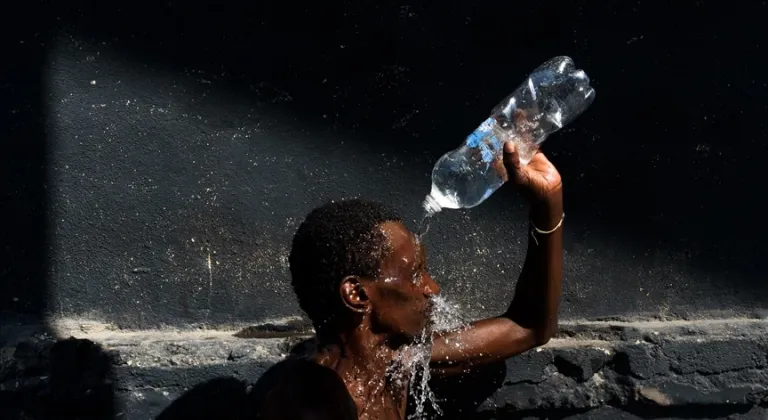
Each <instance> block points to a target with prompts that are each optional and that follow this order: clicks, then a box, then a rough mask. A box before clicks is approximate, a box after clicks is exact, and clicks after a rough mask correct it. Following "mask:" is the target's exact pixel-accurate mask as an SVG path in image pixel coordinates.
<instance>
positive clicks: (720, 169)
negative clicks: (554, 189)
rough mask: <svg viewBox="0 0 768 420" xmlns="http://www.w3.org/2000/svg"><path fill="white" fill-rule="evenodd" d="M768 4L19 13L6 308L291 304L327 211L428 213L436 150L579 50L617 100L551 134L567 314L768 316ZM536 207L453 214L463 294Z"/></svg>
mask: <svg viewBox="0 0 768 420" xmlns="http://www.w3.org/2000/svg"><path fill="white" fill-rule="evenodd" d="M765 8H766V7H765V6H764V5H760V4H757V3H755V4H749V5H743V6H741V7H740V8H738V9H737V8H725V7H723V6H711V5H709V6H705V5H703V4H699V3H695V2H685V3H680V4H678V5H676V6H675V8H670V7H668V6H665V5H661V4H658V5H655V4H651V3H639V4H637V3H632V4H630V3H626V4H624V3H619V2H616V3H615V4H612V5H600V6H598V5H592V4H586V2H574V3H572V4H568V5H565V4H563V5H557V6H556V7H555V6H553V5H544V4H527V5H525V6H524V7H523V6H521V5H519V4H515V3H504V4H499V5H494V6H488V5H478V6H472V5H469V3H466V2H463V3H459V2H448V3H445V2H443V3H440V4H429V3H423V4H418V5H415V4H414V5H405V4H394V3H390V4H380V2H372V1H363V2H336V3H333V4H325V3H318V4H316V5H300V4H293V3H289V2H282V3H278V2H275V4H273V3H261V2H248V3H246V2H228V3H217V4H214V2H198V3H195V4H194V5H193V4H188V3H182V2H173V1H172V2H165V3H163V4H162V5H158V4H157V3H154V2H117V3H115V2H110V3H109V4H96V3H94V4H91V3H90V2H84V1H80V2H77V1H73V2H69V3H67V4H64V3H56V4H49V3H48V2H39V3H29V4H25V5H24V6H23V9H24V10H19V11H16V12H15V14H14V16H13V19H12V20H13V21H14V22H12V23H11V24H9V25H6V26H4V27H3V30H4V31H5V33H4V35H3V41H2V42H3V43H4V44H5V46H6V49H5V51H7V53H6V59H5V60H3V62H4V64H3V65H2V66H0V68H2V71H3V73H2V80H1V81H0V98H2V100H1V103H2V108H0V115H1V117H0V121H2V123H1V124H2V126H3V127H7V128H8V129H9V131H8V132H7V134H6V135H5V136H3V149H4V151H3V153H1V154H0V171H2V177H0V185H1V186H2V206H3V214H4V216H5V220H6V223H4V224H3V226H2V228H0V229H1V230H0V233H1V234H2V238H3V240H4V243H3V247H2V248H1V249H0V312H2V313H4V314H8V316H9V317H10V316H12V317H13V319H14V320H16V319H22V321H19V322H20V323H22V324H25V323H28V324H30V325H33V324H34V325H38V324H44V325H53V324H57V323H64V324H67V325H70V324H71V323H72V322H73V320H74V321H78V322H80V324H79V325H84V326H87V325H96V324H99V325H101V324H106V325H107V326H108V327H109V328H113V329H122V330H126V329H127V330H146V329H153V328H156V327H158V326H163V327H164V328H165V327H169V328H174V329H181V330H189V329H191V328H192V327H199V326H206V327H208V328H216V329H235V330H236V328H239V327H242V326H246V325H251V324H263V323H265V322H270V321H276V320H277V321H280V320H282V321H285V320H286V319H287V317H293V316H298V315H300V312H299V311H298V308H297V305H296V304H295V302H294V300H293V295H292V291H291V289H290V285H289V284H288V272H287V261H286V257H287V252H288V247H289V245H290V238H291V236H292V234H293V232H294V230H295V229H296V227H297V225H298V223H300V221H301V219H302V218H303V217H304V215H305V214H306V213H307V212H308V211H309V210H310V209H311V208H312V207H314V206H316V205H318V204H321V203H322V202H324V201H326V200H329V199H336V198H343V197H353V196H359V197H365V198H370V199H377V200H382V201H386V202H388V203H390V204H392V205H394V206H396V207H397V208H399V209H400V210H401V211H402V212H403V214H404V215H405V216H406V218H407V220H408V221H410V222H413V221H415V220H416V219H417V218H418V217H419V203H420V200H421V199H422V197H423V196H424V194H425V193H426V192H427V191H428V188H429V182H430V178H429V173H430V170H431V167H432V164H433V163H434V161H435V160H436V159H437V158H438V157H439V156H440V155H441V154H442V153H444V152H445V151H447V150H449V149H451V148H453V147H455V146H456V145H458V144H459V143H460V142H461V141H462V139H463V137H464V136H465V135H466V134H467V133H468V132H470V131H471V130H472V129H473V128H474V127H475V126H476V125H477V124H478V123H479V122H480V121H482V119H483V118H484V117H485V116H486V115H487V113H488V111H489V110H490V108H491V107H492V106H493V105H494V104H495V103H496V102H497V101H498V100H499V99H501V98H502V97H503V96H505V95H506V94H507V93H508V92H510V91H511V90H513V89H514V88H515V87H516V85H517V84H518V83H519V82H520V81H521V80H522V79H523V78H524V76H525V75H526V73H527V72H528V71H530V70H531V69H533V68H534V67H535V66H537V65H538V64H540V63H541V62H543V61H544V60H546V59H548V58H550V57H552V56H554V55H560V54H567V55H570V56H572V57H573V58H574V59H575V60H576V63H577V64H578V65H579V66H580V67H582V68H584V69H585V70H586V71H587V72H588V74H590V76H591V77H592V79H593V81H594V86H595V87H596V89H597V100H596V102H595V104H594V105H593V107H592V108H591V109H590V110H589V111H588V112H587V113H586V114H585V115H584V116H583V117H582V118H581V119H580V120H578V121H577V122H576V123H574V124H573V125H572V126H571V127H569V129H567V130H565V131H564V132H562V133H558V134H556V135H554V136H553V137H552V138H551V139H550V140H549V141H548V142H547V144H546V146H545V150H546V152H547V153H548V154H549V155H550V157H551V159H552V160H553V161H554V162H555V163H556V165H557V166H558V167H559V168H560V170H561V172H562V174H563V177H564V181H565V191H566V213H567V214H568V217H567V224H566V228H567V230H566V284H565V294H564V301H563V306H562V316H563V318H564V319H565V320H571V321H576V320H581V319H590V320H600V319H611V320H624V321H635V320H641V319H647V318H659V319H662V320H664V319H670V318H684V319H701V318H713V317H715V318H717V317H742V318H744V317H746V318H753V317H761V316H764V314H765V313H766V309H768V304H766V302H768V283H766V282H765V281H763V275H762V271H761V269H760V268H759V267H760V262H761V257H762V255H763V254H764V253H765V251H766V248H768V247H767V246H766V241H765V240H764V239H763V238H764V236H765V232H766V229H767V228H766V227H765V226H764V224H763V223H762V217H763V215H764V214H765V211H766V206H765V204H763V202H764V201H763V200H762V197H761V196H760V191H761V189H760V188H761V187H760V180H761V175H762V168H761V165H760V163H759V159H760V158H761V157H762V156H764V155H766V152H767V151H768V146H766V142H765V141H763V139H764V137H765V134H766V128H765V126H764V124H763V122H762V121H763V116H764V114H765V111H766V107H765V103H764V102H765V101H764V96H765V94H766V93H768V85H766V79H765V77H764V76H763V73H762V70H761V69H762V63H761V57H762V56H763V55H764V53H763V52H764V49H765V45H768V44H767V43H766V36H768V35H766V34H765V33H764V31H763V30H762V27H761V19H762V16H764V15H765V13H766V10H765ZM724 27H727V30H720V29H718V28H721V29H722V28H724ZM525 224H526V220H525V210H524V206H523V204H522V202H521V201H520V199H519V198H517V197H516V196H515V194H514V192H513V191H511V190H506V189H505V190H502V191H500V192H499V193H498V194H496V195H495V196H494V197H492V198H491V199H490V200H489V201H488V202H487V203H485V204H483V205H482V206H481V207H478V208H476V209H473V210H470V211H451V212H445V213H443V214H441V215H440V217H439V218H437V219H436V220H435V221H434V223H433V225H432V228H431V230H430V233H429V235H428V237H427V241H428V247H429V249H430V265H431V267H432V271H433V273H434V274H435V276H436V278H437V280H438V281H439V282H440V283H441V284H442V285H443V289H444V293H445V295H446V297H448V298H449V299H452V300H455V301H457V302H458V303H459V304H460V305H462V307H463V308H464V310H465V311H466V312H467V313H468V314H470V315H472V316H484V315H490V314H494V313H496V312H498V311H499V310H501V309H502V308H503V307H505V305H506V303H507V302H508V301H509V299H510V298H511V292H512V288H513V285H514V280H515V278H516V275H517V273H518V270H519V266H520V264H521V262H522V259H523V257H524V255H523V252H524V244H525V241H526V240H527V238H526V231H525ZM8 319H10V318H8ZM103 327H104V325H101V326H100V327H98V328H103ZM83 328H86V327H83ZM48 330H49V332H51V331H52V330H50V328H49V329H48Z"/></svg>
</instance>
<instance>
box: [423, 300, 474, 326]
mask: <svg viewBox="0 0 768 420" xmlns="http://www.w3.org/2000/svg"><path fill="white" fill-rule="evenodd" d="M469 321H470V320H469V319H468V318H467V317H466V315H464V312H462V310H461V308H460V307H459V305H457V304H456V303H454V302H451V301H449V300H447V299H445V298H444V297H442V296H433V297H432V314H431V323H432V331H434V332H449V331H458V330H461V329H463V328H465V327H466V326H467V325H469Z"/></svg>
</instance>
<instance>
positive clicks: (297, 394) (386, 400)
mask: <svg viewBox="0 0 768 420" xmlns="http://www.w3.org/2000/svg"><path fill="white" fill-rule="evenodd" d="M503 163H504V167H505V168H506V171H507V175H508V177H509V179H510V180H511V181H512V183H513V184H515V185H516V186H517V187H518V188H519V190H520V192H521V193H522V195H523V196H524V197H526V199H527V200H528V202H529V204H530V206H531V209H530V225H531V236H532V238H531V239H532V240H530V241H529V245H528V252H527V256H526V259H525V264H524V266H523V269H522V272H521V274H520V278H519V280H518V283H517V287H516V290H515V296H514V299H513V300H512V302H511V303H510V305H509V309H508V310H507V311H506V312H505V313H503V314H501V315H500V316H497V317H494V318H489V319H484V320H480V321H476V322H474V323H472V324H471V325H470V326H469V327H468V328H465V329H461V330H459V331H454V332H449V333H445V334H441V335H436V336H435V338H434V344H433V346H432V353H431V360H430V366H431V373H432V375H451V374H455V373H461V372H463V371H465V370H466V369H468V368H471V367H477V366H482V365H487V364H490V363H493V362H498V361H500V360H503V359H506V358H509V357H512V356H515V355H517V354H520V353H523V352H525V351H527V350H530V349H532V348H534V347H537V346H541V345H543V344H545V343H547V341H548V340H549V339H550V338H551V337H552V335H553V334H554V333H555V330H556V328H557V313H558V307H559V302H560V291H561V281H562V272H563V249H562V237H563V236H562V228H561V227H562V222H563V198H562V182H561V179H560V175H559V173H558V172H557V170H556V169H555V167H554V166H553V165H552V164H551V163H550V162H549V160H548V159H547V158H546V157H545V156H544V155H543V154H542V153H537V154H536V155H535V156H534V157H533V159H532V160H531V161H530V162H529V163H528V165H521V164H520V161H519V157H518V154H517V151H516V150H515V146H514V145H513V144H512V143H508V144H506V145H505V147H504V157H503ZM290 268H291V275H292V284H293V287H294V290H295V292H296V296H297V297H298V300H299V304H300V306H301V308H302V309H303V310H304V311H305V312H306V313H307V315H308V316H309V318H310V319H311V320H312V322H313V324H314V327H315V331H316V333H317V341H318V346H317V350H316V352H315V353H314V354H312V355H311V356H309V357H308V358H306V359H292V360H286V361H284V362H281V363H279V364H278V365H276V366H275V367H273V368H272V369H270V371H268V372H267V373H266V374H265V375H264V376H263V377H262V378H261V379H260V380H259V382H258V383H257V384H256V385H255V388H254V391H256V393H258V394H260V395H263V397H262V398H260V399H259V401H258V402H257V403H256V407H255V408H256V411H257V413H258V415H257V417H258V418H262V419H269V420H274V419H358V418H359V419H404V418H405V409H406V397H407V392H408V387H407V385H406V386H403V384H397V383H394V382H393V381H391V380H389V379H388V378H387V370H388V369H389V368H390V367H391V365H392V364H393V363H395V361H396V359H397V357H398V351H399V350H400V349H402V348H403V347H404V346H406V345H408V344H409V343H412V342H413V341H414V339H416V338H417V337H418V336H419V335H420V334H421V333H422V332H423V331H424V329H425V327H426V326H427V323H428V319H429V310H430V301H431V300H430V298H431V297H433V296H434V295H436V294H437V293H439V291H440V287H439V286H438V285H437V284H436V283H435V281H434V280H433V279H432V277H430V275H429V273H428V272H427V266H426V255H425V252H424V247H423V245H422V244H420V243H419V242H418V241H417V240H416V238H415V236H414V235H413V234H412V233H411V232H409V231H408V230H407V229H406V227H405V226H404V225H403V224H402V223H401V222H400V219H399V218H398V217H397V215H395V214H394V213H393V212H391V211H390V210H388V209H387V208H386V207H385V206H383V205H380V204H376V203H368V202H363V201H358V200H353V201H342V202H337V203H330V204H327V205H325V206H323V207H320V208H318V209H315V210H314V211H312V212H311V213H310V214H309V216H307V219H306V220H305V221H304V222H303V224H302V225H301V226H300V227H299V229H298V231H297V232H296V236H295V237H294V241H293V248H292V250H291V255H290ZM456 343H458V345H456Z"/></svg>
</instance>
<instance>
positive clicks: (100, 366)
mask: <svg viewBox="0 0 768 420" xmlns="http://www.w3.org/2000/svg"><path fill="white" fill-rule="evenodd" d="M0 344H2V346H3V347H4V348H5V347H6V344H7V343H0ZM115 357H116V356H115V355H114V354H110V353H107V352H105V351H104V350H103V349H102V348H101V347H100V346H99V345H97V344H94V343H93V342H91V341H89V340H78V339H74V338H72V339H68V340H61V341H57V342H55V343H54V342H53V341H52V340H49V339H46V338H42V339H29V340H25V341H23V342H20V343H17V344H16V345H15V351H14V353H13V355H12V356H11V357H9V358H3V361H2V365H0V383H1V384H2V388H0V389H1V390H0V407H2V410H3V417H4V418H7V419H40V420H47V419H51V420H53V419H83V418H89V419H113V418H119V415H118V413H117V411H116V408H115V394H114V393H115V391H114V385H113V381H114V377H113V372H112V366H113V364H114V363H115V362H116V361H115Z"/></svg>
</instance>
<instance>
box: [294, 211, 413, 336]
mask: <svg viewBox="0 0 768 420" xmlns="http://www.w3.org/2000/svg"><path fill="white" fill-rule="evenodd" d="M401 220H402V219H401V218H400V216H399V215H398V214H397V213H396V212H395V211H394V210H393V209H391V208H390V207H388V206H386V205H384V204H381V203H377V202H372V201H365V200H359V199H350V200H342V201H332V202H329V203H327V204H325V205H323V206H320V207H318V208H316V209H314V210H312V211H311V212H310V213H309V215H307V218H306V219H305V220H304V222H303V223H302V224H301V226H299V229H298V230H297V231H296V234H295V235H294V237H293V246H292V247H291V254H290V256H289V258H288V262H289V264H290V268H291V285H292V286H293V290H294V292H295V293H296V297H297V298H298V300H299V306H300V307H301V309H302V310H303V311H304V312H305V313H306V314H307V316H308V317H309V319H310V320H311V321H312V324H313V325H314V327H315V331H316V332H318V334H319V333H321V332H323V333H336V332H338V331H334V330H337V329H338V328H340V327H341V326H340V325H339V323H340V321H341V319H340V317H339V315H340V314H342V313H343V310H344V306H343V303H342V302H341V299H340V298H339V285H340V284H341V280H342V279H343V278H344V277H346V276H361V277H370V278H376V277H378V275H379V269H380V263H381V258H382V257H383V255H384V252H385V247H386V237H385V236H384V233H383V232H381V230H379V229H376V227H377V226H379V225H381V224H382V223H385V222H399V221H401Z"/></svg>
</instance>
